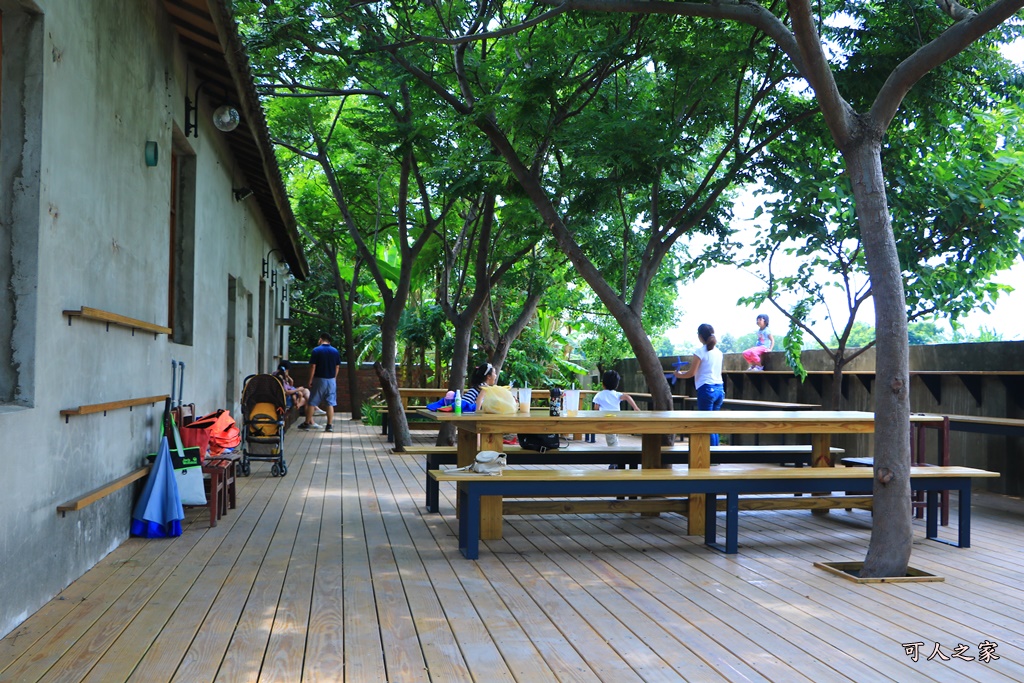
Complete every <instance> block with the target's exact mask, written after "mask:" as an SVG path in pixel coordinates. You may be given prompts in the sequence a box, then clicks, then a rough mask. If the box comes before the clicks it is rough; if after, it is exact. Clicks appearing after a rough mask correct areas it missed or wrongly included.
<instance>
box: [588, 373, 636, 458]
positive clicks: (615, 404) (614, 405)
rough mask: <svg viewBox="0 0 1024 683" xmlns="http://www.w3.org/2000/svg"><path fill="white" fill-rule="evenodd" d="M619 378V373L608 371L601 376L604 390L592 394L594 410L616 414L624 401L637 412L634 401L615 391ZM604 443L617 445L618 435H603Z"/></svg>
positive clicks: (630, 397)
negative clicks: (609, 411)
mask: <svg viewBox="0 0 1024 683" xmlns="http://www.w3.org/2000/svg"><path fill="white" fill-rule="evenodd" d="M620 380H621V377H620V376H619V373H617V372H615V371H614V370H609V371H608V372H606V373H604V375H602V376H601V384H602V385H603V386H604V389H602V390H601V391H599V392H597V393H596V394H594V410H611V411H615V412H618V411H619V410H621V408H622V402H623V401H625V402H626V403H628V404H629V406H630V407H631V408H632V409H633V410H639V408H637V407H636V401H634V400H633V397H632V396H630V395H629V394H624V393H622V392H621V391H616V389H617V388H618V386H619V381H620ZM604 441H605V443H606V444H607V445H609V446H618V445H619V435H618V434H605V435H604Z"/></svg>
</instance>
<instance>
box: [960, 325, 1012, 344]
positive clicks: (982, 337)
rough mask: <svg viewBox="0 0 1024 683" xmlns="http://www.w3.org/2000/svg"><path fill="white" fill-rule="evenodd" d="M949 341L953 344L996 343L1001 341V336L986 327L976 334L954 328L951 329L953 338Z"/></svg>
mask: <svg viewBox="0 0 1024 683" xmlns="http://www.w3.org/2000/svg"><path fill="white" fill-rule="evenodd" d="M950 341H952V342H955V343H973V342H998V341H1003V335H1002V334H1000V333H999V332H996V331H995V330H991V329H989V328H987V327H982V328H981V329H979V330H978V331H977V332H967V331H964V330H963V329H961V328H960V327H956V328H954V329H953V338H952V339H951V340H950Z"/></svg>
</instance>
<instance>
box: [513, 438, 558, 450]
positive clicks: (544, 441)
mask: <svg viewBox="0 0 1024 683" xmlns="http://www.w3.org/2000/svg"><path fill="white" fill-rule="evenodd" d="M518 437H519V445H520V446H521V447H522V448H523V449H525V450H528V451H539V452H541V453H545V452H547V451H556V450H558V448H559V447H560V446H561V440H560V439H559V438H558V434H519V435H518Z"/></svg>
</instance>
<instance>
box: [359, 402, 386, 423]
mask: <svg viewBox="0 0 1024 683" xmlns="http://www.w3.org/2000/svg"><path fill="white" fill-rule="evenodd" d="M376 405H377V403H376V401H363V409H362V411H361V412H362V416H363V424H364V425H369V426H370V427H380V426H381V424H383V422H384V416H383V415H381V413H380V411H378V410H377V409H376V408H375V406H376Z"/></svg>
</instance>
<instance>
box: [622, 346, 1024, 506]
mask: <svg viewBox="0 0 1024 683" xmlns="http://www.w3.org/2000/svg"><path fill="white" fill-rule="evenodd" d="M674 360H675V358H665V359H662V361H663V364H664V366H665V368H666V370H671V369H672V361H674ZM802 361H803V363H804V367H805V368H806V369H807V370H812V371H823V370H830V367H829V362H830V361H829V359H828V356H827V355H826V354H825V352H824V351H809V352H806V353H804V354H803V357H802ZM745 368H746V362H745V361H744V360H743V357H742V356H741V355H740V354H727V355H726V357H725V363H724V373H723V374H724V379H725V383H726V386H725V391H726V396H727V397H729V398H743V399H752V400H761V401H786V402H792V403H809V404H819V405H820V404H823V403H826V402H827V401H828V397H829V396H830V393H831V387H832V378H831V377H830V376H828V375H820V374H819V375H812V376H810V377H809V378H808V379H807V380H806V381H805V382H800V381H799V380H798V379H797V378H796V377H795V376H793V375H775V374H772V373H768V374H765V375H761V374H760V373H751V372H746V371H745ZM765 368H766V369H768V370H785V369H786V363H785V358H784V356H783V354H781V353H772V354H769V357H768V358H767V360H766V363H765ZM847 369H848V370H851V371H856V370H864V371H873V370H874V369H875V352H874V349H869V350H868V351H866V352H865V353H864V354H862V355H861V356H860V357H858V358H857V359H855V360H854V362H852V363H851V364H850V365H849V366H847ZM910 369H911V371H941V372H949V373H964V374H940V375H931V376H926V375H912V376H911V382H910V406H911V410H912V411H913V412H919V413H942V414H946V415H985V416H990V417H1009V418H1014V419H1024V377H1021V376H1019V375H1012V374H1000V373H1001V372H1003V373H1009V372H1020V371H1021V370H1024V342H991V343H985V344H937V345H932V346H912V347H910ZM619 371H620V372H621V373H622V376H623V384H624V386H626V387H627V390H630V391H646V390H647V384H646V382H645V381H644V378H643V375H642V374H641V373H640V370H639V366H638V364H637V362H636V360H635V359H626V360H622V361H620V362H619ZM981 373H984V374H981ZM874 387H875V383H874V377H873V376H871V375H859V376H858V375H849V376H847V377H845V378H844V379H843V384H842V404H841V405H840V406H838V408H839V409H840V410H864V411H873V410H874V396H873V391H874ZM673 393H676V394H685V395H688V396H694V395H695V391H694V386H693V380H689V381H688V382H687V383H686V385H685V386H684V385H683V384H682V383H677V385H676V387H675V388H674V389H673ZM691 407H692V406H691ZM950 436H951V438H950V459H951V462H952V464H954V465H966V466H969V467H981V468H984V469H989V470H995V471H998V472H1000V473H1002V474H1003V476H1002V477H1001V478H1000V479H998V480H994V481H993V480H986V481H987V483H988V487H989V490H991V491H995V492H999V493H1006V494H1008V495H1013V496H1020V495H1022V494H1024V467H1022V460H1024V439H1021V438H1010V437H1005V436H994V435H987V434H974V433H966V432H952V434H951V435H950ZM742 438H743V437H737V441H738V442H740V439H742ZM771 438H778V437H768V436H764V437H761V441H762V443H763V442H765V441H766V440H767V439H771ZM789 438H790V440H792V441H794V442H796V441H797V440H798V439H797V437H789ZM928 439H929V441H928V445H927V449H928V458H929V461H930V462H935V455H934V454H935V451H936V448H937V443H936V440H935V434H934V432H932V431H931V430H929V437H928ZM833 442H834V445H836V446H839V447H842V448H845V449H846V450H847V452H848V453H851V454H855V455H872V454H873V453H874V438H873V437H872V436H837V437H834V439H833Z"/></svg>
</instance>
